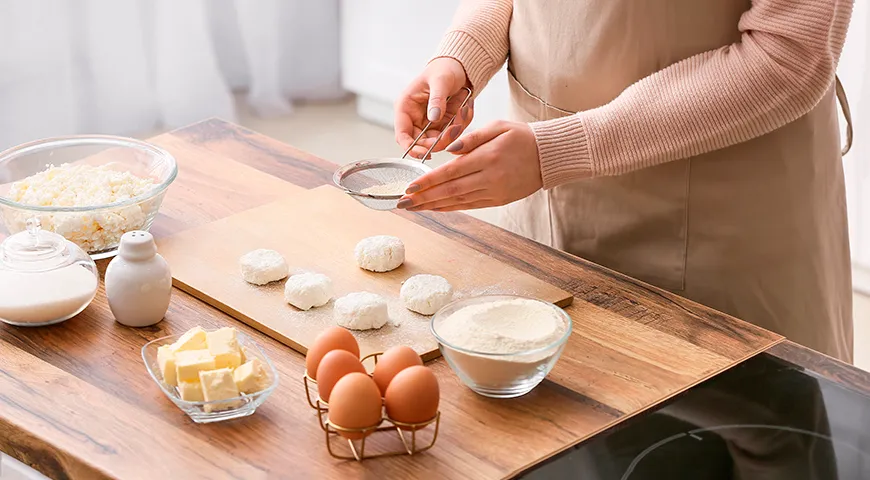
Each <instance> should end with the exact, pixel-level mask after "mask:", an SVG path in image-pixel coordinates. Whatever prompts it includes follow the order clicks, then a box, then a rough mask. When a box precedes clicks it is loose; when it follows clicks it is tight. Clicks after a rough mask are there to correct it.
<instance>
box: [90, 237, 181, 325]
mask: <svg viewBox="0 0 870 480" xmlns="http://www.w3.org/2000/svg"><path fill="white" fill-rule="evenodd" d="M105 284H106V296H107V297H108V298H109V308H111V309H112V314H113V315H114V316H115V320H117V321H118V323H121V324H123V325H127V326H128V327H147V326H149V325H154V324H155V323H157V322H159V321H160V320H162V319H163V317H164V316H165V315H166V311H167V310H168V309H169V298H170V296H171V295H172V274H171V273H170V272H169V265H168V264H167V263H166V260H164V259H163V257H162V256H160V254H158V253H157V245H156V244H155V243H154V237H153V236H151V234H150V233H148V232H143V231H138V230H137V231H133V232H127V233H125V234H124V235H123V236H122V237H121V245H120V246H119V247H118V255H117V256H116V257H115V258H114V259H113V260H112V262H111V263H109V267H108V268H107V269H106V279H105Z"/></svg>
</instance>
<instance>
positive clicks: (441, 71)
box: [395, 57, 474, 158]
mask: <svg viewBox="0 0 870 480" xmlns="http://www.w3.org/2000/svg"><path fill="white" fill-rule="evenodd" d="M467 83H468V80H467V78H466V76H465V69H463V68H462V64H461V63H459V61H457V60H455V59H453V58H449V57H441V58H436V59H435V60H432V61H431V62H429V65H427V66H426V69H425V70H423V73H422V74H420V76H419V77H417V78H415V79H414V81H413V82H411V85H409V86H408V88H407V89H405V91H404V92H403V93H402V95H401V96H400V97H399V100H398V101H397V102H396V111H395V129H396V142H397V143H398V144H399V145H400V146H401V147H402V148H403V149H406V148H408V146H410V145H411V144H412V143H414V139H415V138H417V135H419V134H420V132H421V131H422V130H423V127H425V126H426V123H427V122H428V121H430V120H431V121H432V122H433V123H432V126H431V127H429V130H427V131H426V135H425V136H424V138H421V139H420V141H419V142H417V146H415V147H414V149H413V150H411V153H410V155H411V156H414V157H416V158H421V157H422V156H423V154H424V153H426V150H428V149H429V147H430V146H432V143H433V142H434V141H435V138H436V137H437V136H438V135H439V134H440V133H441V130H442V129H443V128H444V126H445V125H446V124H447V122H448V121H449V120H450V119H451V118H452V117H453V115H454V114H456V113H457V112H456V111H457V109H458V108H459V105H460V104H461V103H462V101H463V100H465V95H466V94H465V92H462V89H463V87H465V86H466V84H467ZM460 92H462V93H460ZM457 94H458V95H457ZM448 97H450V101H448V100H447V98H448ZM462 110H463V111H461V112H459V115H457V117H456V120H454V121H453V124H452V125H451V126H450V129H449V131H448V132H447V133H445V134H444V137H443V138H442V139H441V141H440V142H438V145H436V146H435V149H434V150H433V152H438V151H441V150H443V149H444V147H445V146H447V144H449V143H450V142H452V141H454V140H456V138H457V137H459V135H460V134H461V133H462V131H463V130H465V127H467V126H468V124H469V123H471V119H472V117H473V116H474V104H473V103H472V102H469V103H468V104H467V105H466V106H465V107H464V108H463V109H462Z"/></svg>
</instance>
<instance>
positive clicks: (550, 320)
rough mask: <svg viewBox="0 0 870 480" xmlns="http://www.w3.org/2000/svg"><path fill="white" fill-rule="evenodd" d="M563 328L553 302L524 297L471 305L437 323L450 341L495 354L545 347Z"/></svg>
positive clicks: (474, 349) (439, 330)
mask: <svg viewBox="0 0 870 480" xmlns="http://www.w3.org/2000/svg"><path fill="white" fill-rule="evenodd" d="M564 331H565V328H564V325H563V322H562V321H561V320H560V319H559V317H558V316H557V315H556V313H555V312H554V311H553V309H552V308H551V307H550V306H548V305H546V304H543V303H541V302H537V301H534V300H527V299H523V298H518V299H511V300H496V301H492V302H488V303H479V304H474V305H469V306H467V307H464V308H461V309H459V310H457V311H456V312H454V313H453V314H452V315H450V316H449V317H447V318H445V319H444V320H443V321H442V322H441V323H440V324H439V325H438V334H439V335H441V337H443V338H444V340H446V341H447V342H448V343H450V344H452V345H454V346H456V347H459V348H463V349H466V350H472V351H475V352H479V353H495V354H504V353H516V352H522V351H527V350H533V349H537V348H542V347H546V346H547V345H550V344H552V343H553V342H555V341H556V340H558V339H559V337H560V336H562V334H563V333H564Z"/></svg>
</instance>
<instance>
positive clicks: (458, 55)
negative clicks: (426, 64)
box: [433, 30, 494, 95]
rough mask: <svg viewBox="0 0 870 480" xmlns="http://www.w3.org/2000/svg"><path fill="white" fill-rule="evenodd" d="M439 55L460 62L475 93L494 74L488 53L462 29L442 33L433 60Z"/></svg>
mask: <svg viewBox="0 0 870 480" xmlns="http://www.w3.org/2000/svg"><path fill="white" fill-rule="evenodd" d="M441 57H450V58H453V59H456V60H457V61H458V62H459V63H461V64H462V67H463V68H464V69H465V75H466V77H468V81H469V82H470V83H471V89H472V90H473V91H474V93H475V95H476V94H477V92H479V91H481V90H482V89H483V87H484V86H486V83H487V82H489V79H490V78H492V76H493V74H494V72H493V62H492V60H491V59H490V58H489V54H488V53H486V50H484V48H483V47H482V46H481V45H480V43H478V42H477V40H475V39H474V37H472V36H471V35H469V34H467V33H465V32H463V31H459V30H454V31H452V32H448V33H447V34H446V35H444V38H442V39H441V44H440V45H439V46H438V53H437V54H436V55H435V57H433V60H434V59H435V58H441Z"/></svg>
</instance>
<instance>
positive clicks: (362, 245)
mask: <svg viewBox="0 0 870 480" xmlns="http://www.w3.org/2000/svg"><path fill="white" fill-rule="evenodd" d="M354 255H355V256H356V263H357V265H359V267H360V268H362V269H364V270H369V271H371V272H389V271H390V270H395V269H397V268H399V265H401V264H402V262H404V261H405V244H404V243H402V240H401V239H399V238H398V237H393V236H391V235H377V236H374V237H368V238H364V239H362V240H361V241H360V242H359V243H358V244H357V245H356V248H355V249H354Z"/></svg>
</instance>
